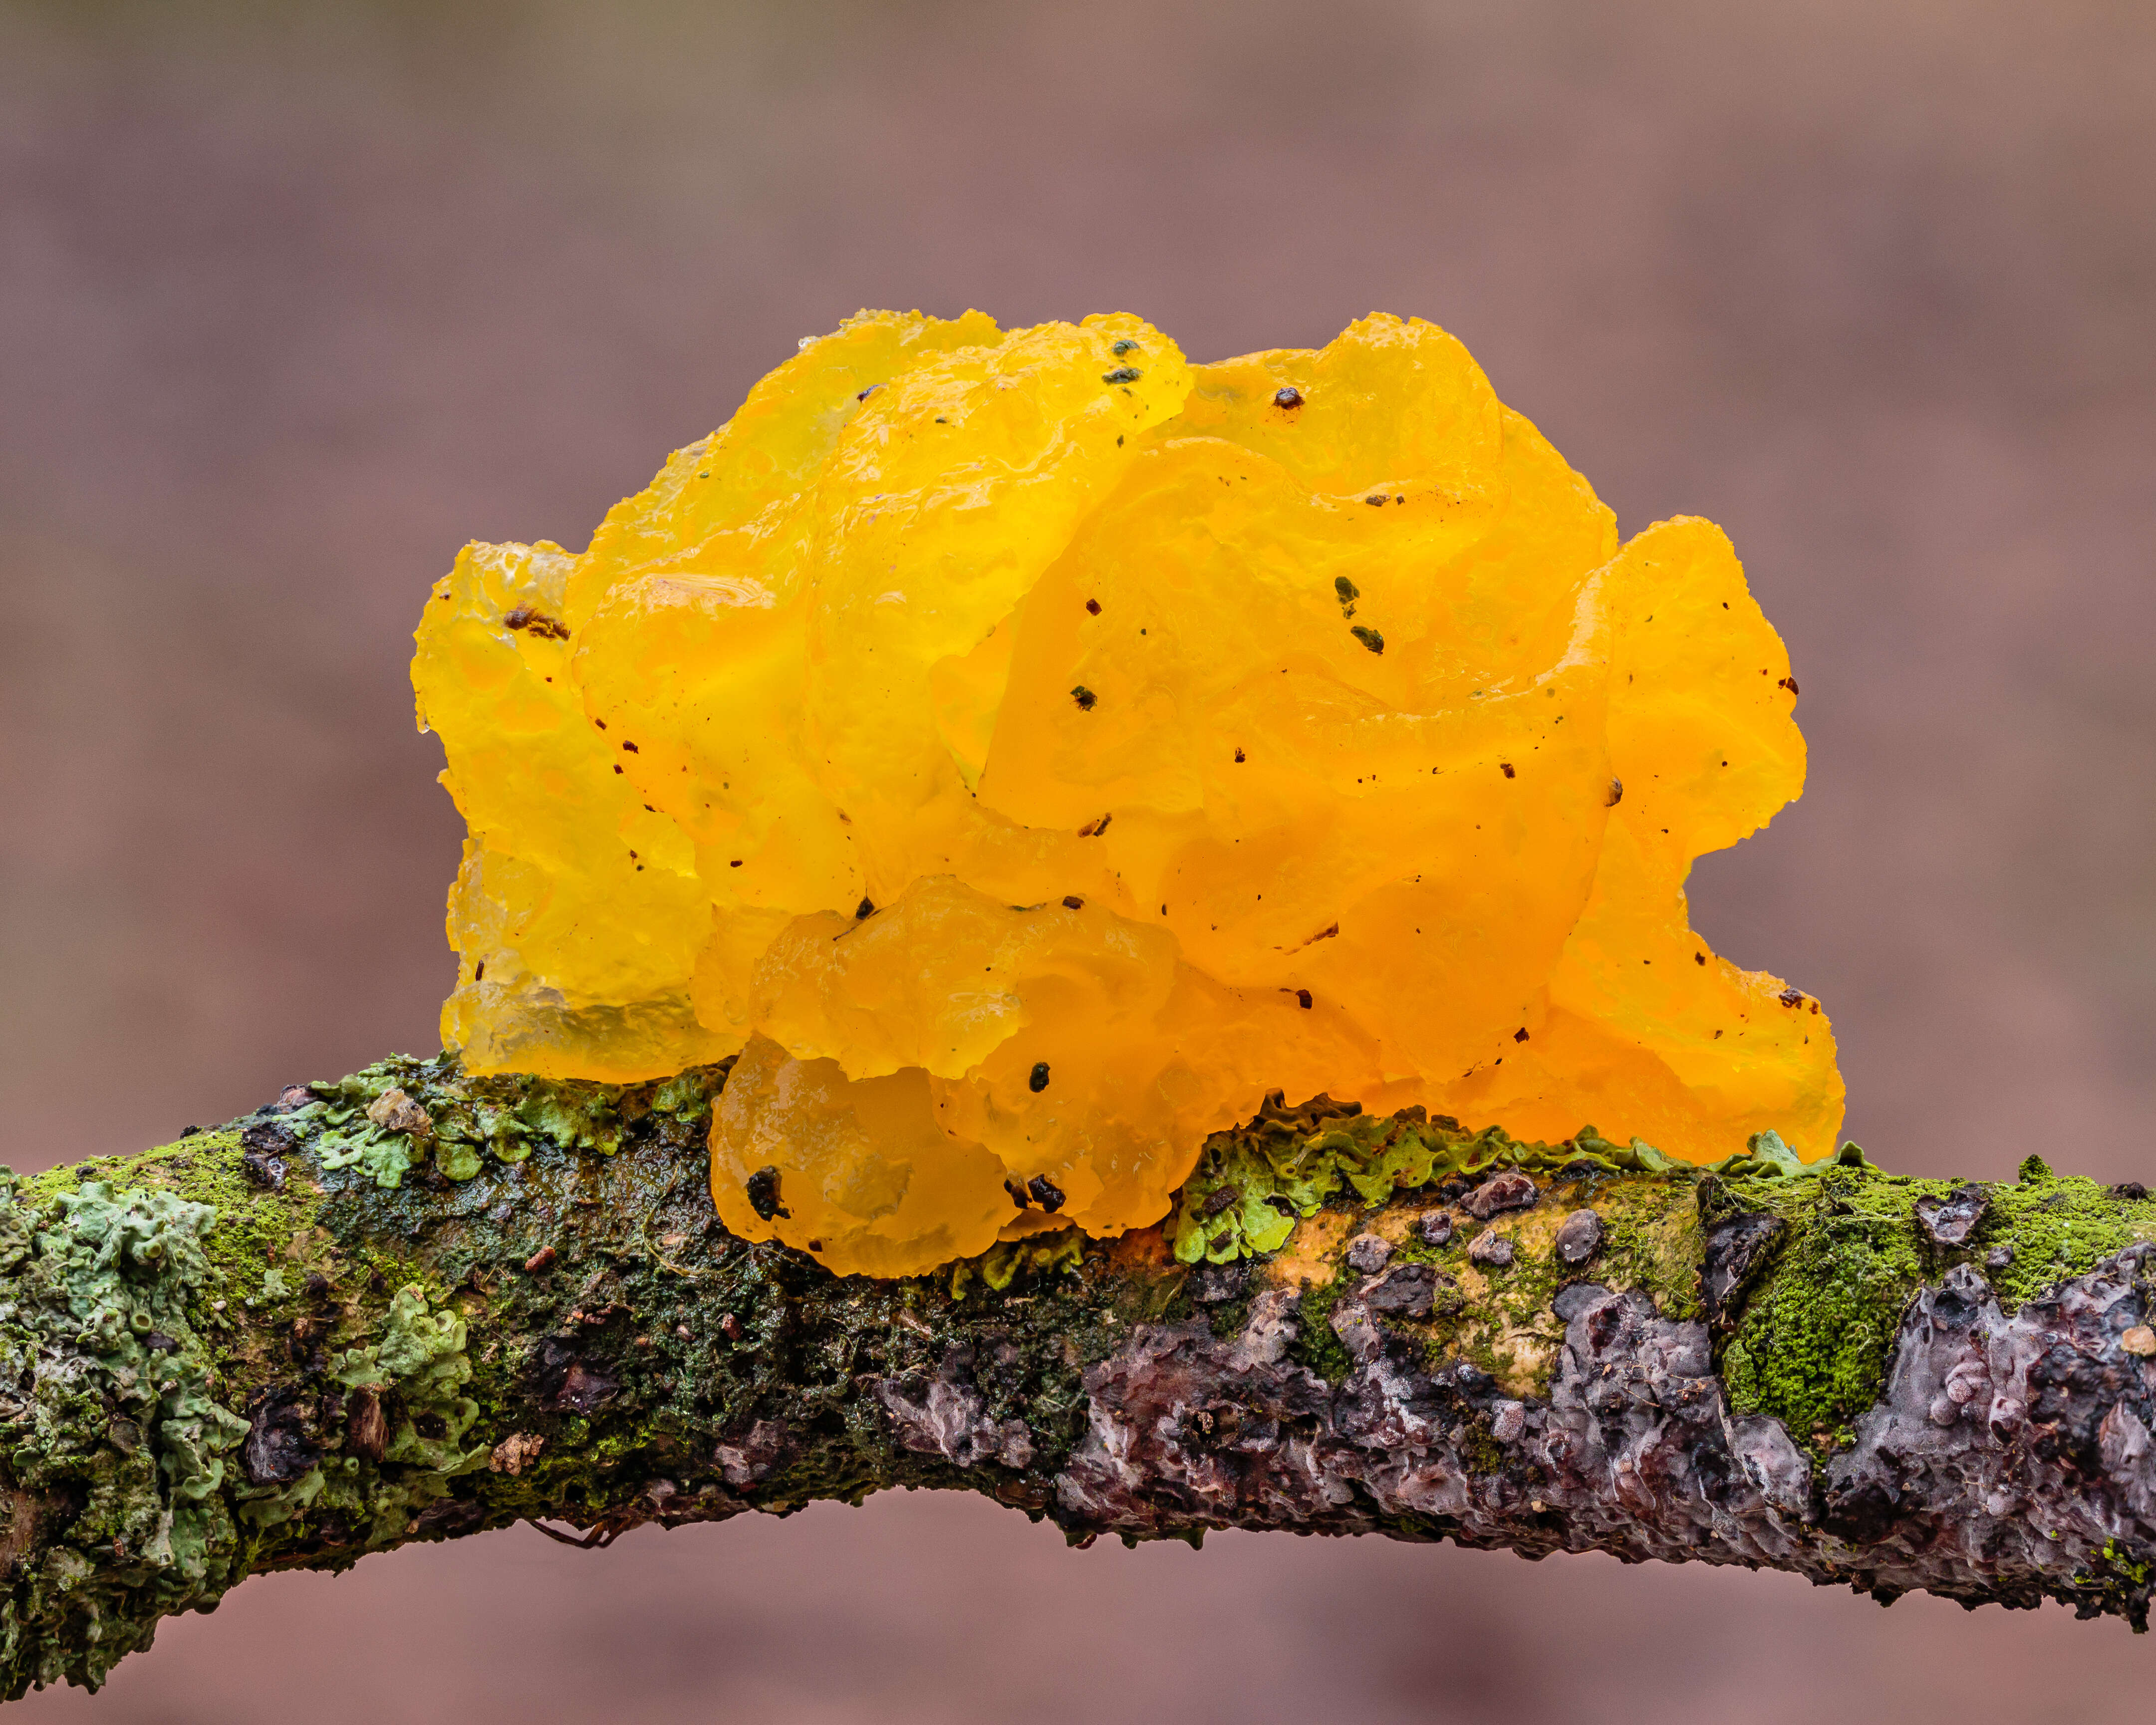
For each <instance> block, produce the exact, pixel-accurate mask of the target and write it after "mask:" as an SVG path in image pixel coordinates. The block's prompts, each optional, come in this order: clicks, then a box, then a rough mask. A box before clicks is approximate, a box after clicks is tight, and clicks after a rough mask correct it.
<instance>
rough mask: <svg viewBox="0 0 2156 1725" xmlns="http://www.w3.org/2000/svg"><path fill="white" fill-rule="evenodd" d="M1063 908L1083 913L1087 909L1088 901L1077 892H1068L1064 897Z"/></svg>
mask: <svg viewBox="0 0 2156 1725" xmlns="http://www.w3.org/2000/svg"><path fill="white" fill-rule="evenodd" d="M1063 908H1064V909H1065V910H1066V911H1082V910H1084V909H1085V908H1086V901H1085V900H1084V899H1082V898H1081V897H1079V896H1078V895H1077V894H1076V893H1075V892H1067V893H1065V894H1064V896H1063Z"/></svg>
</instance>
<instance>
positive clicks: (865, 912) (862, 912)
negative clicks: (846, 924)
mask: <svg viewBox="0 0 2156 1725" xmlns="http://www.w3.org/2000/svg"><path fill="white" fill-rule="evenodd" d="M870 916H875V900H874V899H872V898H865V899H863V900H862V901H860V903H859V904H857V905H855V906H854V921H855V922H866V921H867V920H868V919H869V918H870Z"/></svg>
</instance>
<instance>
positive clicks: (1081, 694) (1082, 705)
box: [1070, 683, 1101, 713]
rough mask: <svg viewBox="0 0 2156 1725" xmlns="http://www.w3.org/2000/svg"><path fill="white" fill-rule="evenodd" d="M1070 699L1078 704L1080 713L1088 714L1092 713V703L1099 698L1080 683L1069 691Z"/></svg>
mask: <svg viewBox="0 0 2156 1725" xmlns="http://www.w3.org/2000/svg"><path fill="white" fill-rule="evenodd" d="M1070 698H1071V699H1072V700H1073V701H1076V702H1077V703H1078V711H1080V712H1081V713H1090V712H1091V711H1093V703H1094V702H1095V701H1098V700H1099V699H1100V698H1101V697H1100V696H1097V695H1096V694H1095V693H1094V692H1093V691H1091V689H1088V688H1087V687H1086V685H1084V684H1083V683H1081V684H1079V685H1078V686H1077V687H1076V688H1075V689H1073V690H1072V691H1070Z"/></svg>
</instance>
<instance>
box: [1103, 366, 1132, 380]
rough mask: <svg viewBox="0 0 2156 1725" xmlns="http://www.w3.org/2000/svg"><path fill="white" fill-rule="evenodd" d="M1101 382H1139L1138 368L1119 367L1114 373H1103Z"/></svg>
mask: <svg viewBox="0 0 2156 1725" xmlns="http://www.w3.org/2000/svg"><path fill="white" fill-rule="evenodd" d="M1137 381H1138V371H1137V367H1136V366H1117V367H1116V368H1115V370H1113V371H1112V372H1101V382H1103V383H1135V382H1137Z"/></svg>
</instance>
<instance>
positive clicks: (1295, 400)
mask: <svg viewBox="0 0 2156 1725" xmlns="http://www.w3.org/2000/svg"><path fill="white" fill-rule="evenodd" d="M1273 405H1274V406H1275V407H1276V408H1299V407H1301V405H1302V392H1301V390H1300V389H1297V388H1296V387H1295V385H1294V384H1292V383H1291V384H1289V385H1287V387H1286V388H1283V389H1276V390H1275V391H1274V392H1273Z"/></svg>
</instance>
